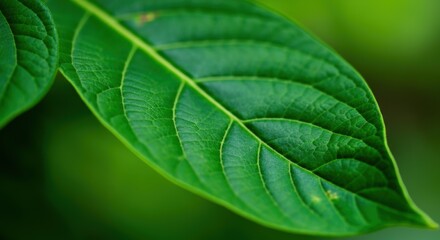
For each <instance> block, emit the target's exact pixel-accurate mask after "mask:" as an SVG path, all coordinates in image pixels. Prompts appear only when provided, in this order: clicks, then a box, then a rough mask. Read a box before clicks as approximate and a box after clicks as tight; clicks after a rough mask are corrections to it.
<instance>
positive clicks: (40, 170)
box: [0, 0, 440, 240]
mask: <svg viewBox="0 0 440 240" xmlns="http://www.w3.org/2000/svg"><path fill="white" fill-rule="evenodd" d="M259 1H260V2H261V3H263V4H266V5H268V6H269V7H271V8H273V9H276V10H278V11H279V12H281V13H283V14H284V15H286V16H288V17H290V18H292V19H295V20H296V21H297V22H299V23H300V24H301V25H303V26H304V27H306V28H307V29H308V30H309V31H310V32H312V33H313V34H314V35H316V36H318V37H319V38H321V39H323V40H324V41H325V42H326V43H327V44H328V45H329V46H331V47H332V48H334V49H336V51H337V52H338V53H339V54H340V55H342V56H343V57H344V58H345V59H347V60H348V62H350V63H351V64H352V65H353V66H354V67H355V68H356V69H358V71H359V72H360V73H361V74H362V75H363V76H364V77H365V79H366V80H367V82H368V83H369V85H370V87H371V88H372V90H373V92H374V93H375V95H376V97H377V100H378V102H379V105H380V107H381V110H382V113H383V115H384V118H385V122H386V125H387V130H388V140H389V144H390V147H391V149H392V151H393V153H394V156H395V158H396V160H397V163H398V165H399V168H400V172H401V174H402V176H403V180H404V182H405V184H406V186H407V188H408V190H409V192H410V194H411V196H412V198H413V199H414V201H415V202H416V203H417V204H418V205H419V206H420V207H421V208H422V209H423V210H425V211H426V212H427V213H429V214H430V215H431V216H432V217H433V218H434V219H435V220H436V221H440V205H439V203H440V187H439V184H440V1H438V0H387V1H383V0H369V1H352V0H332V1H328V0H307V1H304V0H259ZM0 239H8V240H9V239H109V240H112V239H115V240H118V239H128V240H131V239H133V240H136V239H153V240H156V239H157V240H162V239H166V240H168V239H194V240H199V239H200V240H202V239H213V240H215V239H240V240H247V239H252V240H258V239H271V240H278V239H280V240H282V239H290V240H292V239H326V238H322V237H310V236H300V235H293V234H288V233H284V232H279V231H275V230H271V229H267V228H265V227H262V226H260V225H258V224H255V223H253V222H250V221H248V220H246V219H243V218H242V217H239V216H237V215H235V214H233V213H231V212H230V211H228V210H226V209H224V208H223V207H220V206H217V205H215V204H213V203H210V202H208V201H207V200H204V199H202V198H201V197H198V196H196V195H194V194H192V193H189V192H187V191H185V190H182V189H180V188H178V187H176V186H174V185H173V184H171V183H170V182H168V181H167V180H165V179H164V178H163V177H161V176H159V175H158V174H157V173H156V172H154V171H153V170H151V169H150V168H149V167H148V166H147V165H146V164H145V163H143V162H142V161H141V160H139V159H137V158H136V157H135V156H134V155H133V154H132V153H130V152H129V151H128V150H127V149H126V148H125V147H124V146H123V145H122V144H121V143H120V142H119V141H118V140H116V138H115V137H114V136H113V135H111V134H110V133H109V132H108V131H107V130H106V129H104V128H103V127H102V126H101V125H100V124H99V122H98V121H97V120H96V119H95V118H94V116H92V114H91V113H90V112H89V111H88V109H87V108H86V107H85V105H84V104H83V103H82V102H81V100H80V99H79V97H78V96H77V94H76V93H75V92H74V90H73V88H72V87H71V86H70V85H69V84H68V83H67V81H66V80H65V79H63V78H62V77H61V76H58V77H57V79H56V81H55V85H54V87H53V88H52V90H51V91H50V93H49V94H48V96H47V97H46V98H45V99H44V100H43V101H42V102H41V103H40V104H38V106H37V107H35V108H34V109H32V110H31V111H29V112H27V113H25V114H23V115H22V116H20V117H19V118H17V119H16V120H15V121H13V122H12V123H10V124H9V125H8V126H6V127H5V128H4V129H2V130H0ZM346 239H353V240H368V239H399V240H405V239H411V240H413V239H417V240H425V239H426V240H427V239H429V240H431V239H440V231H432V230H431V231H430V230H421V229H410V228H391V229H386V230H382V231H379V232H376V233H371V234H367V235H364V236H360V237H351V238H346Z"/></svg>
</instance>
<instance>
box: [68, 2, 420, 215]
mask: <svg viewBox="0 0 440 240" xmlns="http://www.w3.org/2000/svg"><path fill="white" fill-rule="evenodd" d="M72 2H73V3H75V4H77V5H78V6H79V7H81V8H82V9H84V10H85V11H87V12H89V13H91V14H92V15H94V16H96V17H97V18H99V19H100V20H101V21H103V22H104V23H105V24H107V25H108V26H109V27H111V28H112V29H113V30H115V31H116V32H118V33H119V34H121V36H123V37H125V38H126V39H127V40H129V41H130V42H131V43H133V44H134V45H136V46H137V47H138V48H139V49H142V50H143V51H144V52H145V53H147V54H148V55H150V56H151V57H152V58H153V59H155V60H156V61H157V62H158V63H160V64H162V65H163V66H164V67H165V68H166V69H168V70H169V71H170V72H172V73H173V74H175V75H176V76H177V77H178V78H179V79H180V80H181V81H182V82H183V83H185V84H187V85H188V86H189V87H191V88H193V89H194V90H195V91H196V92H197V93H199V94H200V95H202V96H203V97H204V98H205V99H206V100H207V101H208V102H210V103H211V104H213V105H214V106H215V107H217V108H218V109H219V110H221V111H222V112H223V113H224V114H226V115H227V116H228V117H229V118H230V119H232V120H233V121H235V122H236V123H237V124H239V125H240V127H241V128H242V129H244V130H245V131H246V132H248V133H249V134H250V135H251V136H252V137H254V138H255V139H256V140H257V141H258V142H260V143H261V144H262V145H264V146H265V147H267V148H268V149H269V150H270V151H271V152H273V153H274V154H276V155H277V156H278V157H280V158H281V159H283V160H285V161H287V162H288V163H289V164H291V165H293V166H295V167H297V168H299V169H301V170H303V171H306V172H307V173H309V174H311V175H312V176H314V177H316V178H318V179H321V180H325V181H327V182H328V183H330V184H332V185H334V186H336V187H338V188H341V189H344V190H345V191H347V192H350V193H352V194H353V195H355V196H358V197H360V198H362V199H364V200H367V201H371V202H374V203H375V204H377V205H379V206H381V207H383V208H385V209H388V210H389V211H392V212H396V213H398V214H400V215H404V216H406V217H409V218H412V217H411V216H413V214H411V213H407V212H402V211H401V210H399V209H395V208H393V207H392V206H388V205H385V204H383V203H380V202H376V201H374V200H372V199H369V198H367V197H364V196H362V195H359V194H357V193H355V192H352V191H350V190H349V189H345V188H343V187H341V186H339V185H338V184H336V183H334V182H332V181H331V180H328V179H326V178H323V177H321V176H319V175H317V174H316V173H314V172H312V171H310V170H309V169H307V168H304V167H303V166H300V165H298V164H296V163H295V162H292V161H291V160H289V159H288V158H286V157H285V156H284V155H282V154H280V153H279V152H278V151H276V150H275V149H273V148H272V147H271V146H270V145H268V144H267V143H265V142H264V141H263V140H262V139H261V138H260V137H258V136H257V135H256V134H255V133H253V132H252V131H251V130H250V129H249V128H247V127H246V125H245V124H244V123H243V122H242V120H241V119H239V118H238V117H237V116H235V115H234V114H233V113H231V112H230V111H229V110H228V109H226V108H225V107H224V106H223V105H221V104H220V103H219V102H217V101H216V100H215V99H214V98H212V97H211V96H210V95H208V94H207V93H206V92H205V91H204V90H203V89H201V88H200V87H199V86H198V85H197V83H196V82H195V81H194V80H193V79H191V78H190V77H189V76H187V75H186V74H185V73H183V72H182V71H181V70H179V69H178V68H177V67H175V66H174V65H173V64H171V63H170V62H169V61H168V60H166V59H165V58H164V57H162V56H161V55H160V54H159V53H157V52H156V50H155V49H154V48H153V47H152V46H150V45H149V44H148V43H146V42H145V41H144V40H143V39H141V38H140V37H138V36H137V35H136V34H134V33H132V32H131V31H130V30H128V29H127V28H126V27H124V26H123V25H121V24H120V23H119V22H118V21H117V20H116V19H114V18H112V17H111V16H110V15H109V14H107V13H106V12H105V11H104V10H102V9H100V8H99V7H97V6H95V5H94V4H92V3H90V2H89V1H87V0H72Z"/></svg>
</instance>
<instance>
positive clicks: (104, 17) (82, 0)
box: [60, 0, 438, 236]
mask: <svg viewBox="0 0 440 240" xmlns="http://www.w3.org/2000/svg"><path fill="white" fill-rule="evenodd" d="M72 2H74V3H75V4H77V5H78V6H80V7H81V8H82V9H84V10H86V11H88V12H89V13H93V15H94V16H95V17H98V18H99V19H100V20H101V21H103V22H104V23H106V24H108V25H109V26H111V27H112V28H113V29H114V30H115V31H116V32H118V33H119V34H121V36H123V37H125V38H126V39H128V40H130V41H131V42H132V43H134V44H135V45H137V46H138V47H139V48H140V49H142V50H143V51H144V52H145V53H147V54H149V55H150V56H152V57H153V58H154V59H156V60H157V62H159V63H161V64H163V65H164V66H165V67H167V68H168V69H169V70H170V71H172V72H173V73H174V74H175V75H176V76H178V77H179V78H180V79H181V80H182V81H184V82H185V83H186V84H188V86H190V87H191V88H193V89H195V90H196V91H197V92H198V93H199V94H201V95H202V96H204V97H205V98H206V99H207V100H208V101H210V102H211V103H212V104H213V105H215V106H216V107H218V108H219V109H220V110H222V111H223V112H224V113H225V114H226V115H228V116H229V117H230V118H231V119H233V120H236V121H237V122H240V121H238V119H237V118H236V117H235V116H234V115H233V114H232V113H230V112H229V111H228V110H227V109H225V108H224V107H223V106H222V105H220V104H219V103H218V102H217V101H215V100H214V99H213V98H212V97H211V96H209V95H208V94H207V93H206V92H205V91H203V90H202V89H201V88H200V87H199V86H198V85H197V84H196V83H195V82H194V81H192V80H191V79H190V78H189V77H188V76H186V75H185V74H184V73H182V72H181V71H180V70H178V69H177V68H176V67H175V66H174V65H172V64H171V63H170V62H168V61H167V60H166V59H165V58H163V57H162V56H160V55H159V54H158V53H157V52H156V50H154V48H152V47H151V46H149V45H148V44H146V43H145V42H144V41H143V40H141V39H140V38H139V37H138V36H136V35H135V34H133V33H132V32H130V31H129V30H128V29H126V28H125V27H124V26H122V25H121V24H120V23H119V22H117V21H116V20H115V19H113V18H112V17H111V16H109V15H108V14H107V13H106V12H104V11H103V10H101V9H100V8H98V7H97V6H95V5H93V4H91V3H90V2H88V1H86V0H72ZM257 5H262V4H257ZM266 8H267V7H266ZM290 21H291V20H290ZM295 24H297V25H298V26H301V25H300V24H298V23H295ZM303 29H305V28H304V27H303ZM308 34H310V33H308ZM310 35H311V36H313V37H314V35H313V34H310ZM314 38H315V40H317V41H318V42H319V43H321V44H322V45H324V46H326V47H327V48H328V49H330V50H331V52H332V53H333V54H334V55H335V56H337V57H338V58H339V59H340V60H342V61H344V62H345V63H346V61H345V60H343V59H342V58H341V57H340V56H339V55H338V54H337V53H336V52H335V51H334V50H333V49H331V48H330V47H328V46H327V45H326V44H325V43H323V42H322V41H320V40H319V39H318V38H316V37H314ZM346 64H347V65H349V64H348V63H346ZM60 72H61V73H62V74H63V75H64V76H65V78H66V79H67V80H69V82H71V84H72V85H73V87H74V88H75V89H76V91H77V92H78V94H79V95H80V97H81V98H82V100H83V101H84V103H85V104H86V105H87V106H88V107H89V109H90V110H91V111H92V113H93V114H94V115H95V116H96V117H97V119H98V120H99V121H100V122H101V123H102V124H103V125H104V126H105V127H106V128H107V129H108V130H109V131H110V132H112V133H113V134H114V135H115V136H116V137H117V138H118V139H119V140H120V141H121V142H122V143H124V144H125V145H126V146H127V147H128V148H129V149H130V150H131V151H132V152H133V153H135V154H136V155H137V156H138V157H139V158H140V159H142V160H143V161H144V162H146V163H147V164H148V165H149V166H150V167H152V168H153V169H154V170H156V171H157V172H159V173H160V174H161V175H163V176H164V177H165V178H166V179H168V180H169V181H171V182H173V183H174V184H176V185H178V186H180V187H182V188H184V189H186V190H189V191H191V192H193V193H196V194H198V195H200V196H202V197H204V198H206V199H208V200H210V201H213V202H215V203H218V204H220V205H222V206H224V207H226V208H228V209H230V210H232V211H233V212H235V213H237V214H239V215H241V216H243V217H245V218H248V219H251V220H253V221H255V222H257V223H259V224H261V225H263V226H267V227H270V228H274V229H279V230H283V231H287V232H293V233H300V234H314V235H318V236H319V235H322V236H353V235H358V234H362V233H368V232H372V231H376V230H379V229H383V228H386V227H390V226H397V225H396V224H389V225H382V226H380V227H376V228H370V229H366V230H365V231H361V232H357V233H352V234H342V235H341V234H323V233H310V232H308V231H298V230H295V231H292V229H290V228H283V227H280V226H278V225H275V224H272V223H270V222H265V221H262V220H261V219H258V218H255V217H253V216H251V215H249V214H247V213H246V212H242V211H239V210H237V208H236V207H235V206H233V205H231V204H230V203H228V202H226V201H223V200H221V199H218V198H215V197H213V196H211V195H208V194H207V193H205V192H204V191H201V190H199V189H197V188H195V187H193V186H191V185H189V184H186V183H183V182H180V181H177V180H176V179H175V178H174V177H173V176H171V175H170V174H169V173H168V172H166V171H164V170H162V169H161V168H160V167H158V166H156V165H155V164H154V163H153V162H152V161H150V160H149V159H148V158H146V156H144V155H142V154H141V153H140V152H139V151H138V150H137V149H136V148H135V147H134V146H133V145H132V144H131V143H130V142H128V140H126V139H125V138H124V137H123V136H122V135H120V134H119V133H118V131H117V130H115V129H114V128H113V127H112V126H111V125H110V124H109V123H107V122H106V121H105V120H104V119H103V118H102V117H101V116H100V114H99V113H98V112H97V110H96V109H95V108H94V107H93V106H92V105H91V104H90V103H89V102H88V100H87V99H86V98H85V96H84V95H83V94H82V93H81V90H80V88H79V87H78V86H77V85H76V84H75V83H74V81H72V80H70V79H69V76H68V75H67V74H66V73H65V72H64V71H63V69H62V68H60ZM356 74H357V75H358V76H359V78H361V79H363V78H362V77H361V76H360V75H359V73H357V72H356ZM364 81H365V80H364ZM367 89H368V91H369V94H371V96H373V98H374V95H373V94H372V92H371V89H369V88H367ZM374 101H375V105H376V107H377V110H378V111H379V107H378V104H377V101H376V99H374ZM379 112H380V111H379ZM380 121H381V123H382V125H383V126H385V124H384V120H383V117H382V115H380ZM384 139H385V141H384V143H385V147H386V149H387V151H388V154H389V156H390V158H391V160H392V164H393V166H394V169H395V170H396V176H397V179H398V182H399V184H400V185H401V187H402V190H403V193H404V195H405V198H406V200H407V201H408V204H409V205H410V207H411V208H412V209H413V210H414V211H415V212H417V213H418V214H419V215H420V216H421V218H422V219H423V220H424V221H425V224H426V225H425V226H421V225H418V226H416V227H426V228H431V229H436V228H438V224H437V223H435V222H434V221H433V220H432V219H431V218H430V217H429V216H428V215H426V214H425V213H424V212H423V211H421V210H420V209H419V208H418V207H417V206H416V205H415V204H414V203H413V201H412V200H411V198H410V197H409V194H408V192H407V190H406V188H405V186H404V185H403V181H402V179H401V176H400V174H399V172H398V168H397V164H396V162H395V160H394V157H393V156H392V154H391V152H390V149H389V147H388V143H387V141H386V135H385V131H384ZM398 226H411V227H414V225H410V224H398Z"/></svg>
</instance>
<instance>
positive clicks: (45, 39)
mask: <svg viewBox="0 0 440 240" xmlns="http://www.w3.org/2000/svg"><path fill="white" fill-rule="evenodd" d="M0 34H1V37H0V128H1V127H2V126H4V125H5V124H6V123H7V122H8V121H10V120H11V119H12V118H14V117H15V116H17V115H18V114H20V113H22V112H24V111H25V110H27V109H28V108H30V107H31V106H33V105H34V104H36V103H37V102H38V101H39V100H40V99H41V98H42V97H43V96H44V94H45V93H46V92H47V91H48V89H49V88H50V86H51V84H52V82H53V79H54V75H55V71H56V67H57V62H58V37H57V34H56V30H55V24H54V23H53V20H52V17H51V14H50V11H49V9H48V8H47V6H45V5H44V4H43V3H42V2H41V1H39V0H37V1H36V0H2V1H0Z"/></svg>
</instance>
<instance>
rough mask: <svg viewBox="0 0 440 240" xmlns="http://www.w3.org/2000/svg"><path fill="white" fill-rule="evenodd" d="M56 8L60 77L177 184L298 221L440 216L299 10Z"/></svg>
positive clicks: (132, 4)
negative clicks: (418, 199) (415, 198)
mask: <svg viewBox="0 0 440 240" xmlns="http://www.w3.org/2000/svg"><path fill="white" fill-rule="evenodd" d="M50 7H51V8H52V11H53V12H54V13H55V20H56V22H57V26H58V28H59V32H60V38H61V40H62V41H61V42H62V44H61V71H62V72H63V74H64V75H65V76H66V77H67V78H68V79H69V80H70V81H71V83H72V84H73V85H74V87H75V88H76V89H77V91H78V92H79V94H80V95H81V97H82V98H83V99H84V101H85V102H86V103H87V105H88V106H89V107H90V108H91V109H92V111H93V112H94V113H95V114H96V116H97V117H98V118H99V119H100V120H101V121H102V122H103V124H104V125H105V126H107V127H108V128H109V129H110V130H111V131H112V132H113V133H115V134H116V135H117V136H118V137H120V138H121V140H122V141H123V142H124V143H126V144H127V145H128V146H129V147H130V148H131V149H132V150H134V151H135V152H136V153H137V154H138V155H139V156H140V157H141V158H142V159H144V160H145V161H146V162H147V163H149V164H150V165H151V166H153V167H154V168H155V169H156V170H158V171H159V172H161V173H162V174H164V175H165V176H166V177H168V178H169V179H170V180H172V181H174V182H176V183H177V184H179V185H181V186H183V187H185V188H187V189H189V190H191V191H193V192H196V193H198V194H200V195H203V196H205V197H207V198H209V199H211V200H213V201H215V202H217V203H219V204H221V205H224V206H226V207H228V208H230V209H232V210H233V211H235V212H237V213H239V214H241V215H243V216H246V217H248V218H250V219H253V220H255V221H257V222H259V223H261V224H264V225H267V226H270V227H274V228H278V229H283V230H287V231H291V232H299V233H306V234H320V235H322V234H325V235H335V236H336V235H353V234H358V233H362V232H368V231H372V230H375V229H379V228H383V227H386V226H390V225H415V226H429V227H433V226H434V225H435V223H433V222H432V221H431V220H430V219H429V218H428V217H427V216H426V215H424V214H423V213H422V212H421V211H420V210H418V209H417V208H416V207H415V205H414V204H413V203H412V202H411V200H410V199H409V197H408V195H407V193H406V190H405V189H404V187H403V185H402V184H401V180H400V177H399V175H398V173H397V169H396V166H395V163H394V160H393V159H392V156H391V154H390V153H389V150H388V147H387V144H386V140H385V130H384V125H383V120H382V117H381V114H380V111H379V109H378V106H377V103H376V101H375V99H374V97H373V95H372V93H371V91H370V90H369V88H368V87H367V85H366V83H365V81H364V80H363V79H362V78H361V77H360V76H359V74H357V73H356V71H355V70H353V68H352V67H350V66H349V65H348V64H347V63H346V62H344V61H343V60H342V59H341V58H340V57H338V56H337V55H336V54H335V53H333V52H332V51H330V50H328V49H327V48H326V47H324V46H323V45H322V44H321V43H319V42H318V41H316V40H315V39H314V38H312V37H311V36H309V35H308V34H307V33H305V32H304V31H303V30H302V29H301V28H299V27H298V26H296V25H295V24H293V23H292V22H290V21H289V20H287V19H285V18H283V17H280V16H278V15H277V14H274V13H272V12H270V11H268V10H266V9H264V8H261V7H259V6H256V5H253V4H251V3H248V2H245V1H237V0H230V1H224V0H222V1H220V0H217V1H205V0H193V1H177V0H160V1H141V0H131V1H111V0H93V1H85V0H75V1H67V0H64V1H55V0H54V1H50ZM66 9H69V14H67V15H66V14H64V12H65V11H66Z"/></svg>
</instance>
